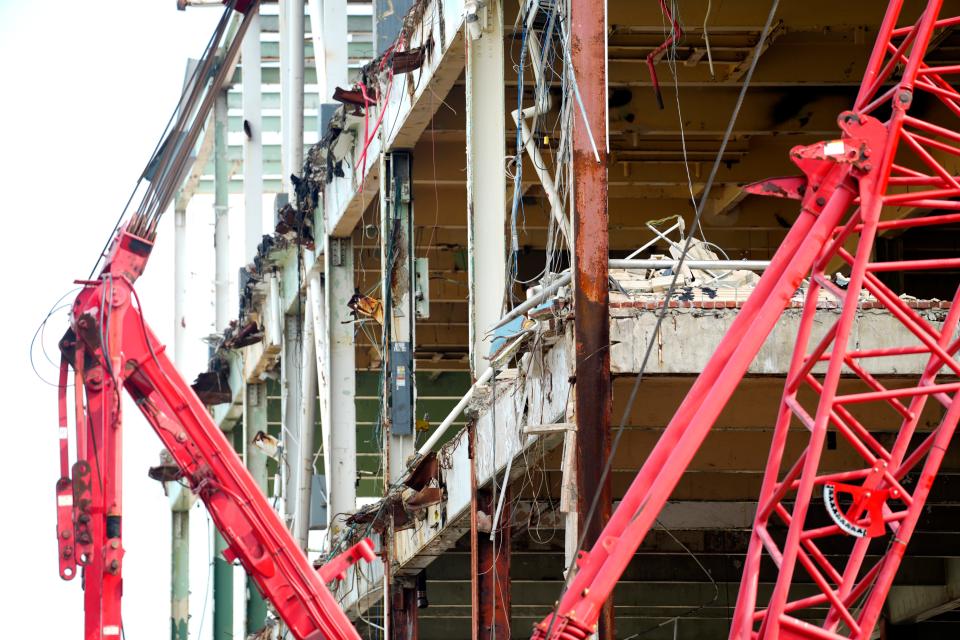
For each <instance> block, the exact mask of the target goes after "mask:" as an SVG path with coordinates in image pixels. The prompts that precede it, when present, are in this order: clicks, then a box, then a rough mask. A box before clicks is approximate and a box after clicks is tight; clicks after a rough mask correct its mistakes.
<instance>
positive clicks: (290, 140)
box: [280, 0, 304, 202]
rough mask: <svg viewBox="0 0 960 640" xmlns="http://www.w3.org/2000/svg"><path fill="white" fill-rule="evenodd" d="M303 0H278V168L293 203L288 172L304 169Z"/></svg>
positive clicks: (298, 171) (298, 172) (295, 172)
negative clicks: (279, 65)
mask: <svg viewBox="0 0 960 640" xmlns="http://www.w3.org/2000/svg"><path fill="white" fill-rule="evenodd" d="M303 2H304V0H280V19H281V23H280V61H281V69H280V93H281V107H282V113H281V116H280V128H281V130H282V132H283V135H282V138H283V140H282V150H281V167H282V169H283V180H284V186H285V187H286V189H287V193H288V194H289V195H290V201H291V202H294V193H293V184H292V183H291V182H290V174H292V173H294V174H297V175H299V174H300V172H301V170H302V168H303V40H304V28H303V9H304V4H303Z"/></svg>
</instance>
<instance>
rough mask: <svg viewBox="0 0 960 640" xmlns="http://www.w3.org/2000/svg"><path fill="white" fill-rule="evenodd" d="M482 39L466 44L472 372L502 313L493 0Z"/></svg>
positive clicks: (500, 150)
mask: <svg viewBox="0 0 960 640" xmlns="http://www.w3.org/2000/svg"><path fill="white" fill-rule="evenodd" d="M480 14H481V15H480V20H481V28H482V29H483V37H481V38H480V39H479V40H471V39H470V38H469V37H468V38H467V40H466V46H467V82H466V97H467V118H466V120H467V147H466V148H467V245H468V247H469V251H468V254H469V261H470V262H469V267H468V271H469V278H470V294H469V298H468V304H469V307H470V309H469V315H470V370H471V372H472V374H473V378H474V379H477V378H478V377H479V376H480V375H481V374H482V373H483V372H484V371H485V370H486V369H487V367H488V366H489V364H488V362H487V356H488V355H489V353H490V341H489V339H487V338H485V337H484V334H485V333H486V332H487V331H488V330H489V329H490V328H491V327H493V325H495V324H496V323H497V321H498V320H499V319H500V316H501V314H502V311H503V300H504V288H505V277H506V275H505V272H504V257H505V255H506V249H505V234H504V224H505V215H506V206H507V204H506V178H505V177H504V170H503V167H504V157H505V156H506V149H505V145H504V140H505V136H506V133H505V128H504V117H503V108H504V76H503V8H502V6H501V2H500V0H489V1H488V2H487V5H486V9H481V11H480Z"/></svg>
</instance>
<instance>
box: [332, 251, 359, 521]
mask: <svg viewBox="0 0 960 640" xmlns="http://www.w3.org/2000/svg"><path fill="white" fill-rule="evenodd" d="M324 265H325V274H326V300H325V301H324V307H325V309H326V317H327V335H328V339H327V341H326V347H327V353H328V356H327V359H326V362H327V371H326V372H325V376H326V391H327V403H326V404H327V407H328V409H327V411H328V414H329V418H328V422H326V423H325V424H324V451H326V452H328V458H329V461H328V462H327V464H326V470H327V501H328V514H329V526H330V532H331V535H332V536H336V535H337V534H339V533H340V532H341V530H342V528H343V521H344V520H345V519H346V516H347V515H349V514H351V513H353V511H354V510H355V509H356V507H357V485H356V482H357V405H356V399H355V398H356V391H357V378H356V349H355V345H354V327H355V325H354V323H353V322H354V319H353V316H352V315H351V314H350V309H349V308H347V302H348V301H349V300H350V297H351V296H352V295H353V290H354V273H353V242H352V240H351V239H350V238H329V237H328V238H327V246H326V249H325V251H324Z"/></svg>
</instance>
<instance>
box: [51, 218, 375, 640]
mask: <svg viewBox="0 0 960 640" xmlns="http://www.w3.org/2000/svg"><path fill="white" fill-rule="evenodd" d="M151 249H152V244H151V243H149V242H147V241H145V240H143V239H142V238H139V237H137V236H134V235H132V234H130V233H127V232H126V231H125V230H122V231H121V232H120V233H119V234H118V235H117V237H116V238H115V240H114V244H113V246H112V249H111V252H110V254H109V257H108V259H107V262H106V266H105V267H104V269H103V272H102V273H101V274H100V277H99V278H98V279H97V280H93V281H85V282H81V283H80V284H82V285H83V290H82V291H81V292H80V294H79V295H78V297H77V299H76V301H75V302H74V306H73V310H72V313H71V319H72V323H71V328H70V330H69V331H68V332H67V335H66V336H65V337H64V339H63V340H62V341H61V348H62V349H63V351H64V357H65V359H66V360H67V361H68V362H83V359H82V358H81V357H76V356H77V354H81V353H82V354H83V356H84V357H85V358H86V361H85V364H84V365H83V367H82V372H83V386H84V390H85V393H86V408H85V410H84V408H83V406H82V403H81V402H78V425H79V428H78V437H80V436H81V435H82V434H83V433H84V432H86V433H87V441H88V446H87V447H86V448H85V451H84V452H82V453H85V455H86V456H87V458H89V459H84V460H81V461H80V462H83V463H87V464H89V466H90V468H92V469H93V470H94V471H93V473H91V474H90V476H92V480H89V481H88V482H87V483H86V484H87V485H89V487H91V488H92V491H91V492H90V493H91V497H90V501H89V502H90V504H89V507H88V508H86V511H85V512H84V513H83V514H79V515H85V516H86V517H87V522H88V523H89V525H90V526H89V529H90V531H91V538H92V544H91V545H90V548H91V551H90V553H89V556H88V557H87V558H85V559H84V558H78V560H81V564H85V565H86V566H85V567H84V583H85V584H84V587H85V590H86V594H85V602H86V613H87V623H86V636H85V637H87V638H93V639H98V640H99V639H102V638H109V637H111V636H117V637H119V636H120V635H121V631H122V623H121V617H120V591H121V588H120V585H121V581H122V557H123V546H122V544H121V537H120V533H121V512H122V509H121V507H122V501H121V493H120V492H121V479H120V454H121V446H120V442H121V440H120V437H121V433H122V428H121V423H122V420H121V415H120V390H121V389H125V390H126V391H127V392H128V393H129V394H130V395H131V396H132V397H133V398H134V400H135V402H136V404H137V407H138V408H139V409H140V411H141V412H142V413H143V415H144V417H145V418H146V419H147V421H148V422H149V423H150V425H151V426H152V427H153V429H154V431H156V433H157V435H158V436H159V437H160V439H161V440H162V441H163V444H164V446H165V447H166V448H167V450H168V451H169V452H170V454H171V456H172V458H173V459H174V461H175V462H176V464H177V466H178V467H179V469H180V473H181V474H182V475H181V477H182V478H183V479H184V480H186V481H187V482H188V483H189V485H190V489H191V490H192V491H193V492H194V493H196V494H197V495H198V496H199V497H200V498H201V499H202V500H203V502H204V504H205V505H206V507H207V511H208V513H209V514H210V516H211V517H212V519H213V522H214V524H215V525H216V527H217V529H218V530H219V531H220V533H221V534H222V535H223V537H224V539H225V540H226V543H227V546H228V548H227V551H226V552H225V554H224V556H225V557H226V560H227V561H228V562H233V561H234V560H239V561H240V563H241V564H242V565H243V567H244V569H245V570H246V571H247V573H248V574H249V575H250V576H251V578H252V579H253V581H254V582H255V583H256V585H257V587H258V588H259V589H260V591H261V592H262V593H263V594H264V596H265V597H266V598H268V599H269V600H270V601H271V603H272V604H273V605H274V607H275V608H276V611H277V613H278V615H279V616H280V618H281V619H283V621H284V622H285V623H286V625H287V627H288V628H289V629H290V632H291V635H293V636H294V637H295V638H297V639H299V640H321V639H322V638H326V639H336V638H352V639H358V638H359V636H358V635H357V632H356V631H355V630H354V628H353V626H352V625H351V624H350V621H349V619H348V618H347V616H346V614H345V613H344V612H343V610H342V609H341V608H340V606H339V604H338V603H337V602H336V600H335V599H334V598H333V596H332V595H331V593H330V592H329V591H328V590H327V588H326V586H325V585H324V581H325V580H330V579H334V578H337V577H338V576H340V575H342V574H343V573H344V572H345V571H346V569H347V568H349V567H350V566H351V565H353V564H355V563H356V562H357V561H359V560H360V559H365V560H367V561H371V560H372V559H373V558H374V554H373V547H372V544H371V543H370V541H369V540H363V541H361V542H360V544H358V545H356V546H355V547H354V548H353V549H351V550H348V551H347V552H346V553H345V554H343V555H342V556H340V557H338V558H335V559H334V560H333V561H332V565H331V566H330V567H322V568H321V569H320V570H319V571H317V570H316V569H314V568H313V567H312V566H311V564H310V563H309V561H308V560H307V557H306V556H305V555H304V554H303V552H301V551H300V548H299V547H298V545H297V543H296V542H295V541H294V539H293V537H292V535H291V534H290V532H289V531H288V530H287V528H286V527H284V525H283V523H282V522H281V520H280V517H279V516H278V515H277V514H276V512H274V511H273V509H272V508H271V507H270V505H269V503H268V502H267V499H266V497H265V496H264V495H263V492H262V491H261V489H260V487H259V486H258V485H257V483H256V481H255V480H254V479H253V477H252V476H251V475H250V473H249V472H248V471H247V469H246V468H245V467H244V465H243V462H242V461H241V460H240V458H239V456H238V455H237V454H236V452H235V451H234V450H233V447H232V446H231V445H230V443H229V441H228V440H227V438H226V436H225V435H224V434H223V432H221V431H220V429H219V427H218V426H217V425H216V424H215V423H214V422H213V420H212V418H211V417H210V414H209V413H208V412H207V410H206V408H205V407H204V406H203V404H202V403H201V402H200V400H199V399H198V398H197V396H196V394H195V393H194V392H193V390H192V389H191V388H190V386H189V385H188V384H187V383H186V382H185V381H184V380H183V378H182V377H181V376H180V375H179V374H178V373H177V371H176V369H175V368H174V367H173V364H172V363H171V362H170V360H169V358H168V357H167V355H166V353H165V349H164V347H163V346H162V345H161V343H160V342H159V341H158V340H157V338H156V336H155V335H154V334H153V332H152V331H151V330H150V329H149V327H148V326H147V324H146V322H145V321H144V319H143V316H142V315H141V310H140V309H139V308H138V307H139V302H138V304H137V306H134V305H133V301H134V299H136V291H135V290H134V288H133V282H134V281H135V280H136V279H137V277H138V276H139V275H140V274H141V273H142V272H143V268H144V265H145V264H146V261H147V257H148V256H149V254H150V250H151ZM75 357H76V360H74V358H75ZM78 373H79V371H78ZM64 389H65V387H61V394H63V393H64ZM65 404H66V403H65V398H63V397H62V396H61V401H60V406H61V411H64V410H65ZM64 422H65V418H64V417H63V416H62V417H61V424H63V423H64ZM79 465H80V463H79V462H78V464H77V465H75V466H74V469H75V470H76V469H77V468H78V466H79ZM61 473H63V469H61ZM79 480H80V476H79V475H78V474H77V473H76V471H75V473H74V478H73V479H72V483H73V484H74V493H75V494H76V493H77V489H78V487H77V484H78V481H79ZM61 482H62V480H61ZM59 484H60V482H58V486H59ZM59 495H61V493H60V492H59V491H58V497H59ZM58 502H59V500H58ZM74 502H75V504H76V503H77V501H74ZM58 512H59V509H58ZM79 515H78V517H77V518H76V520H77V522H79V521H80V518H79ZM69 524H70V523H68V522H64V520H63V519H61V520H59V521H58V536H61V537H62V535H63V534H62V530H63V529H64V528H65V527H66V526H68V525H69ZM76 530H77V531H79V527H77V528H76ZM73 535H74V537H76V533H74V534H73ZM68 537H69V536H68ZM64 577H70V576H64Z"/></svg>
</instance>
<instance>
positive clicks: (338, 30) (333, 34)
mask: <svg viewBox="0 0 960 640" xmlns="http://www.w3.org/2000/svg"><path fill="white" fill-rule="evenodd" d="M347 34H348V31H347V0H323V66H324V72H325V73H324V75H325V76H326V87H325V88H326V93H325V94H324V100H329V99H330V96H332V95H333V90H334V89H335V88H337V87H343V88H345V89H346V88H348V87H349V83H350V81H349V79H348V74H347ZM323 88H324V87H321V89H323Z"/></svg>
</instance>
